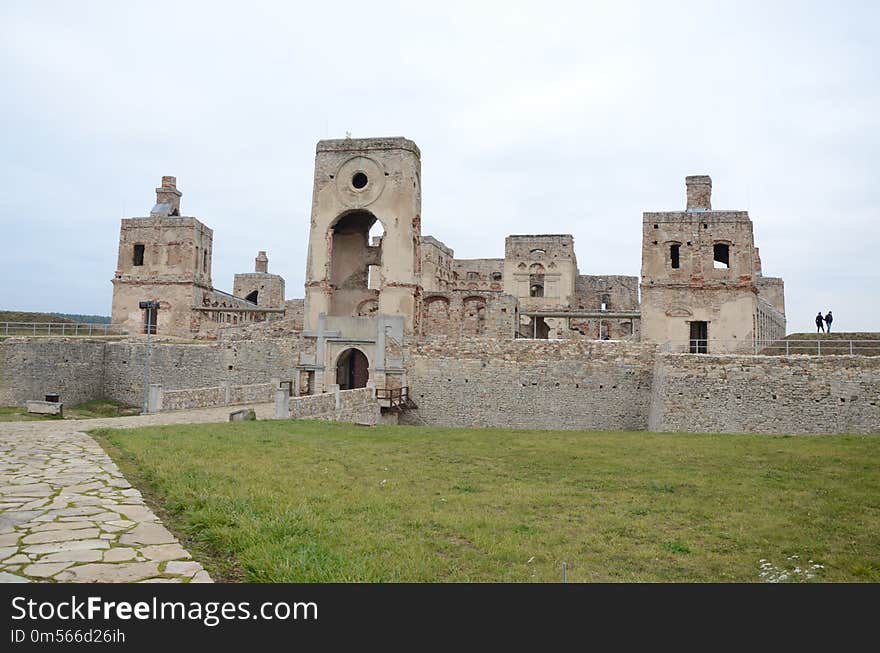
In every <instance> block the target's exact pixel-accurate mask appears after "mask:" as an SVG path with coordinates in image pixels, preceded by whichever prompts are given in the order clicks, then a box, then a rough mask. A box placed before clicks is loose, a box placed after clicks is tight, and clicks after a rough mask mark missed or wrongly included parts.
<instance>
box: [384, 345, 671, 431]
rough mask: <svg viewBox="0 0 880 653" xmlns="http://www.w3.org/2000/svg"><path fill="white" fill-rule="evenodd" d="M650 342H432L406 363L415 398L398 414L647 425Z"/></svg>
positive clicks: (496, 421) (412, 419)
mask: <svg viewBox="0 0 880 653" xmlns="http://www.w3.org/2000/svg"><path fill="white" fill-rule="evenodd" d="M653 360H654V347H653V346H650V345H647V346H646V345H641V344H638V343H627V342H607V341H606V342H602V341H584V340H564V341H563V340H556V341H546V340H519V339H518V340H507V341H500V340H494V339H491V338H486V339H476V338H475V339H470V340H465V341H459V342H429V343H423V344H421V345H419V346H418V347H416V348H415V350H414V351H413V356H412V360H411V364H410V367H409V370H408V374H409V378H408V384H409V386H410V395H411V397H412V398H413V400H414V401H415V403H416V404H417V405H418V409H417V410H415V411H412V412H411V411H406V412H404V414H403V415H402V416H401V421H402V422H408V423H417V424H418V423H425V424H432V425H448V426H465V427H471V426H472V427H481V426H495V427H510V428H531V429H588V430H589V429H605V430H636V431H637V430H644V429H646V428H647V427H648V410H647V407H648V404H649V403H650V400H651V383H652V380H653V372H652V371H653Z"/></svg>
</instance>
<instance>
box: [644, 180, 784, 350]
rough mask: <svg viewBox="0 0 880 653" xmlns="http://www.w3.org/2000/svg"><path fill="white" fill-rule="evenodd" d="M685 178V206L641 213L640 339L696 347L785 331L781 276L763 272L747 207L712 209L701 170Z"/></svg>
mask: <svg viewBox="0 0 880 653" xmlns="http://www.w3.org/2000/svg"><path fill="white" fill-rule="evenodd" d="M685 185H686V189H687V204H686V209H685V210H684V211H668V212H660V213H653V212H649V213H644V214H643V218H642V280H641V295H642V299H641V312H642V339H643V340H647V341H651V342H658V343H664V342H670V343H671V344H672V347H673V350H685V351H693V352H697V353H699V352H705V351H708V350H709V349H711V350H712V351H716V352H718V351H742V350H750V349H753V348H754V347H755V346H756V341H757V342H759V343H760V342H763V341H770V340H773V339H776V338H780V337H782V336H784V335H785V307H784V299H783V291H782V280H781V279H767V278H764V277H763V276H762V273H761V267H760V259H758V257H757V248H756V247H755V243H754V236H753V229H752V221H751V219H750V218H749V214H748V212H747V211H718V210H713V209H712V201H711V200H712V180H711V178H710V177H708V176H706V175H698V176H689V177H687V178H686V179H685Z"/></svg>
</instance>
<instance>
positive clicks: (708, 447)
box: [97, 421, 880, 582]
mask: <svg viewBox="0 0 880 653" xmlns="http://www.w3.org/2000/svg"><path fill="white" fill-rule="evenodd" d="M97 435H98V438H99V441H100V442H101V443H102V444H103V446H104V447H105V448H106V449H107V450H108V452H109V453H110V454H111V455H112V456H113V458H114V459H115V460H116V461H117V463H119V464H120V466H121V467H122V469H123V472H124V473H125V474H126V475H127V476H128V478H129V479H130V480H131V481H132V482H133V483H135V484H136V485H139V486H140V487H141V489H142V490H144V492H145V495H146V496H147V499H148V501H150V502H151V503H153V505H154V506H157V507H158V512H159V514H160V515H161V516H162V518H163V519H165V520H166V522H167V523H168V525H169V527H170V528H171V529H172V530H174V531H176V533H177V534H178V535H179V536H180V537H181V538H182V539H183V541H184V543H185V544H186V545H187V546H188V547H190V549H191V551H192V552H193V554H194V555H195V556H196V557H198V558H199V559H200V560H201V561H202V562H203V563H204V564H205V566H206V568H207V569H208V571H209V572H210V573H211V574H212V575H214V577H215V578H217V579H219V580H244V581H251V582H345V581H415V582H435V581H464V582H468V581H512V582H548V581H549V582H558V581H559V580H560V579H561V566H562V563H563V562H565V563H567V567H568V580H569V581H576V582H580V581H583V582H596V581H647V582H665V581H725V582H726V581H745V582H760V581H766V580H782V581H814V582H817V581H818V582H821V581H873V582H877V581H880V438H878V437H871V436H818V437H772V436H749V435H693V434H653V433H602V432H587V433H585V432H569V431H514V430H499V429H486V430H482V429H481V430H474V429H445V428H427V427H375V428H366V427H357V426H352V425H347V424H336V423H324V422H307V421H277V422H275V421H260V422H249V423H238V424H211V425H188V426H168V427H155V428H143V429H137V430H101V431H98V432H97ZM762 573H763V574H764V575H763V576H762V575H761V574H762Z"/></svg>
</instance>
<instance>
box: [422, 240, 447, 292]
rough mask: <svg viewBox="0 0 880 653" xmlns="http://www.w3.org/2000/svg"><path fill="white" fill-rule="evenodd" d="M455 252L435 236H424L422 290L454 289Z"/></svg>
mask: <svg viewBox="0 0 880 653" xmlns="http://www.w3.org/2000/svg"><path fill="white" fill-rule="evenodd" d="M454 257H455V252H453V251H452V249H451V248H449V247H447V246H446V245H445V244H444V243H442V242H440V241H439V240H437V239H436V238H434V237H433V236H422V289H423V290H437V291H442V290H447V289H448V288H453V287H454V281H455V280H454V277H453V271H452V260H453V258H454Z"/></svg>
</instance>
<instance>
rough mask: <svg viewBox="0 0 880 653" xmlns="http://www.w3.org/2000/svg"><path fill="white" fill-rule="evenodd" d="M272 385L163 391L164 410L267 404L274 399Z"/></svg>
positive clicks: (222, 386)
mask: <svg viewBox="0 0 880 653" xmlns="http://www.w3.org/2000/svg"><path fill="white" fill-rule="evenodd" d="M274 392H275V386H274V384H272V383H254V384H250V385H231V384H224V385H220V386H214V387H210V388H187V389H185V390H164V389H163V391H162V408H161V409H162V410H183V409H185V408H205V407H211V406H224V405H230V406H231V405H235V404H250V403H265V402H270V401H272V399H273V396H274Z"/></svg>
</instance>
